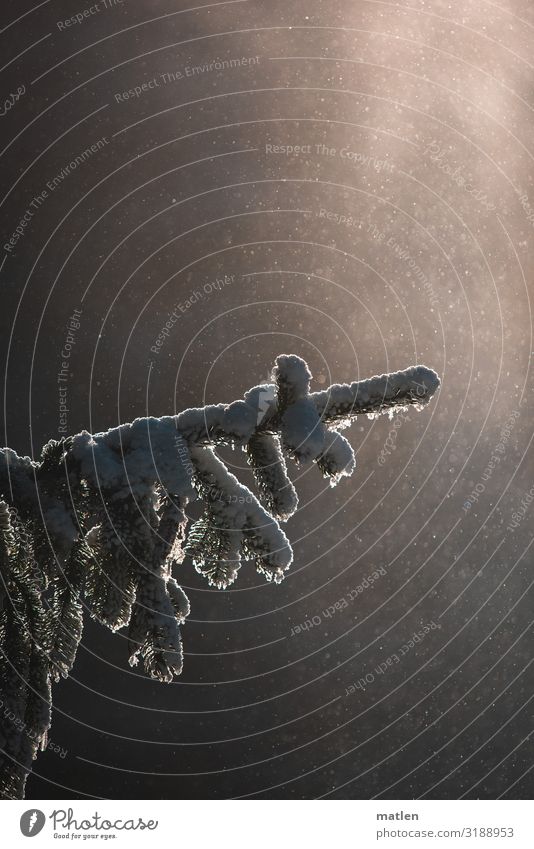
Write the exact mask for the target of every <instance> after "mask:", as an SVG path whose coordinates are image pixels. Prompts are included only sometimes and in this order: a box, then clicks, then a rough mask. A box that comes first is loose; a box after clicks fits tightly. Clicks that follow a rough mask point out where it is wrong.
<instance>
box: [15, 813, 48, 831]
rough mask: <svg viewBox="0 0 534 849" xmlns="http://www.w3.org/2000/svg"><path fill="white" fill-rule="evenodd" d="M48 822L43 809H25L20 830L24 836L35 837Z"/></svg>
mask: <svg viewBox="0 0 534 849" xmlns="http://www.w3.org/2000/svg"><path fill="white" fill-rule="evenodd" d="M45 822H46V817H45V815H44V814H43V812H42V811H38V810H37V809H36V808H32V810H31V811H25V813H23V814H22V816H21V818H20V830H21V831H22V833H23V835H24V837H35V835H36V834H39V832H40V831H42V829H43V826H44V824H45Z"/></svg>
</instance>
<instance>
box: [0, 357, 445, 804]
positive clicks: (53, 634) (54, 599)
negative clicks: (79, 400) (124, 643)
mask: <svg viewBox="0 0 534 849" xmlns="http://www.w3.org/2000/svg"><path fill="white" fill-rule="evenodd" d="M310 383H311V374H310V371H309V369H308V366H307V364H306V363H305V361H304V360H302V359H301V358H300V357H297V356H294V355H282V356H279V357H278V358H277V360H276V363H275V366H274V369H273V372H272V383H268V384H261V385H259V386H255V387H253V388H252V389H250V390H249V391H248V392H246V394H245V396H244V398H243V400H240V401H235V402H233V403H231V404H215V405H210V406H206V407H202V408H198V409H190V410H185V411H184V412H182V413H180V414H179V415H177V416H163V417H161V418H152V417H150V418H141V419H136V420H135V421H134V422H132V423H131V424H124V425H121V426H119V427H116V428H113V429H111V430H108V431H106V432H104V433H97V434H93V435H91V434H89V433H87V432H86V431H83V432H82V433H80V434H77V435H76V436H73V437H69V438H67V439H62V440H61V441H59V442H49V443H48V444H47V445H46V446H45V447H44V449H43V452H42V455H41V457H40V459H39V460H38V461H33V460H31V459H30V458H28V457H19V456H18V455H17V454H16V453H15V452H14V451H12V450H10V449H8V448H5V449H3V450H0V687H1V694H0V699H1V707H0V750H1V751H0V795H1V796H3V797H4V798H20V797H22V795H23V793H24V785H25V780H26V777H27V774H28V772H29V770H30V769H31V764H32V761H33V759H34V758H35V756H36V754H37V751H38V750H39V748H44V747H45V746H46V735H47V732H48V728H49V726H50V709H51V683H52V681H57V680H58V679H59V678H60V677H62V676H63V677H66V676H67V675H68V674H69V672H70V670H71V669H72V666H73V663H74V660H75V656H76V650H77V647H78V645H79V642H80V639H81V635H82V627H83V611H84V609H85V610H86V611H87V612H88V613H89V614H90V615H91V616H93V617H94V618H95V619H97V620H98V621H99V622H101V623H102V624H104V625H106V626H107V627H109V628H111V629H112V630H114V631H115V630H118V629H120V628H127V629H128V645H129V651H130V663H131V664H132V665H135V664H137V663H139V661H142V663H143V666H144V669H145V670H146V672H147V673H148V674H149V675H150V676H152V677H153V678H155V679H158V680H161V681H171V680H172V679H173V677H174V676H175V675H178V674H179V673H180V671H181V669H182V656H183V655H182V643H181V635H180V626H181V625H182V624H183V623H184V621H185V619H186V617H187V615H188V613H189V602H188V600H187V597H186V595H185V593H184V592H183V590H182V589H181V587H180V586H179V585H178V584H177V582H176V580H175V577H174V575H173V571H174V569H175V567H176V566H177V565H178V564H179V563H181V562H182V561H183V559H184V557H185V556H186V555H190V556H191V558H192V561H193V564H194V566H195V568H196V569H197V570H198V572H199V573H200V574H202V575H204V576H205V577H206V578H207V580H208V582H209V584H210V585H212V586H215V587H217V588H219V589H224V588H226V587H228V586H229V585H230V584H231V583H232V582H233V581H234V580H235V579H236V577H237V575H238V572H239V569H240V568H241V565H242V563H243V562H246V561H250V562H252V563H253V565H254V566H255V567H256V569H257V571H258V572H259V573H260V574H261V575H263V576H264V577H265V579H266V580H268V581H274V582H275V583H279V582H280V581H281V580H282V579H283V577H284V574H285V573H286V571H287V570H288V569H289V567H290V565H291V561H292V557H293V554H292V550H291V546H290V543H289V540H288V539H287V537H286V535H285V533H284V531H283V530H282V528H281V526H280V523H281V522H284V521H286V520H287V519H288V518H289V517H290V516H291V515H292V514H293V513H294V512H295V510H296V509H297V505H298V498H297V493H296V491H295V488H294V487H293V484H292V483H291V481H290V479H289V477H288V473H287V466H286V460H291V461H293V462H295V463H297V464H305V463H315V464H316V466H317V468H318V470H319V472H320V473H321V475H322V476H323V477H325V478H327V479H329V481H330V483H331V484H332V485H335V484H337V483H338V482H339V481H340V480H341V478H342V477H344V476H348V475H351V474H352V472H353V471H354V468H355V456H354V452H353V449H352V447H351V445H350V443H349V442H348V441H347V439H345V437H344V436H342V434H341V433H340V432H339V431H340V429H342V428H344V427H347V425H350V423H351V422H352V421H354V420H355V418H356V417H357V416H359V415H362V414H365V415H368V416H370V417H375V416H378V415H380V414H381V413H389V414H390V415H393V414H394V413H395V412H397V411H399V410H403V409H406V408H407V407H408V406H413V407H415V408H416V409H422V408H423V407H424V406H425V405H426V404H427V403H428V401H429V400H430V399H431V397H432V395H433V394H434V393H435V391H436V390H437V388H438V387H439V378H438V376H437V374H436V373H435V372H434V371H432V370H431V369H429V368H426V367H425V366H420V365H418V366H413V367H411V368H408V369H406V370H404V371H399V372H395V373H393V374H387V375H381V376H379V377H372V378H370V379H369V380H362V381H357V382H354V383H351V384H342V385H338V384H335V385H333V386H330V387H329V388H328V389H325V390H323V391H321V392H315V393H313V392H310ZM222 445H231V446H233V447H236V448H241V449H242V450H243V451H244V452H245V453H246V456H247V461H248V463H249V465H250V467H251V470H252V473H253V477H254V481H255V484H256V488H257V496H256V495H255V494H254V493H253V492H252V491H251V490H250V489H248V488H247V487H246V486H243V485H242V484H241V483H240V482H239V481H238V480H237V478H236V477H235V476H234V475H232V474H231V473H230V472H229V471H228V469H227V468H226V466H225V464H224V463H223V462H222V460H221V459H220V458H219V457H218V456H217V447H218V446H222ZM195 499H200V500H201V501H202V502H203V504H204V512H203V514H202V516H201V517H200V518H199V519H198V520H197V521H196V522H194V523H193V524H192V525H191V526H190V527H189V529H188V528H187V518H186V514H185V508H186V506H187V503H188V502H189V501H191V500H195Z"/></svg>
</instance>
